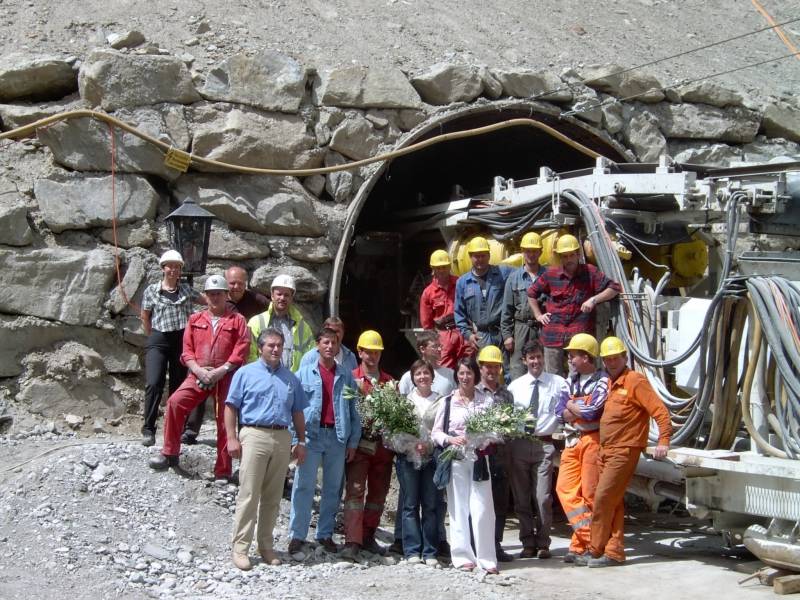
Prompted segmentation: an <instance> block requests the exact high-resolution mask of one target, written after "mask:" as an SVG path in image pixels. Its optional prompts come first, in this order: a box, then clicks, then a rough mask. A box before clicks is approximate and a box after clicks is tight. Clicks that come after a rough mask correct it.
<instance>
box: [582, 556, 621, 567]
mask: <svg viewBox="0 0 800 600" xmlns="http://www.w3.org/2000/svg"><path fill="white" fill-rule="evenodd" d="M621 564H622V563H621V562H620V561H618V560H614V559H613V558H609V557H608V556H606V555H605V554H604V555H603V556H601V557H600V558H590V559H589V560H588V561H587V565H588V567H589V568H590V569H596V568H598V567H618V566H620V565H621Z"/></svg>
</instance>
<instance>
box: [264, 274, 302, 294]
mask: <svg viewBox="0 0 800 600" xmlns="http://www.w3.org/2000/svg"><path fill="white" fill-rule="evenodd" d="M276 287H285V288H289V289H290V290H292V291H293V292H294V291H297V287H296V286H295V283H294V277H292V276H291V275H278V276H277V277H276V278H275V279H273V280H272V285H270V286H269V289H272V288H276Z"/></svg>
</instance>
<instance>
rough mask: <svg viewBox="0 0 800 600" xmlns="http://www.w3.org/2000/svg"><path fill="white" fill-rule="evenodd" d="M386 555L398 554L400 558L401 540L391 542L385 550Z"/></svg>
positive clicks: (401, 553)
mask: <svg viewBox="0 0 800 600" xmlns="http://www.w3.org/2000/svg"><path fill="white" fill-rule="evenodd" d="M386 552H387V554H399V555H400V556H402V555H403V540H395V541H393V542H392V545H391V546H389V547H388V548H386Z"/></svg>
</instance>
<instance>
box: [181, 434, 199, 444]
mask: <svg viewBox="0 0 800 600" xmlns="http://www.w3.org/2000/svg"><path fill="white" fill-rule="evenodd" d="M196 443H197V434H196V433H195V432H194V431H184V432H183V433H182V434H181V444H186V445H187V446H194V445H195V444H196Z"/></svg>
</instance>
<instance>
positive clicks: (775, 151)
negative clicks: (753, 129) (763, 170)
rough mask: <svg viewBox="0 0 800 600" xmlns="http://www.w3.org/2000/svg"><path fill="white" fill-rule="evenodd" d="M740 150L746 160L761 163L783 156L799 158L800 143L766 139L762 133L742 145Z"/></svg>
mask: <svg viewBox="0 0 800 600" xmlns="http://www.w3.org/2000/svg"><path fill="white" fill-rule="evenodd" d="M742 152H743V154H744V157H743V158H744V160H746V161H747V162H756V163H758V162H761V163H763V162H769V161H770V160H772V159H773V158H777V157H783V156H788V157H792V158H794V160H800V144H797V143H795V142H790V141H788V140H783V139H767V138H766V137H764V136H763V135H760V136H758V137H757V138H756V139H755V141H754V142H751V143H749V144H745V145H744V146H742Z"/></svg>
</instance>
